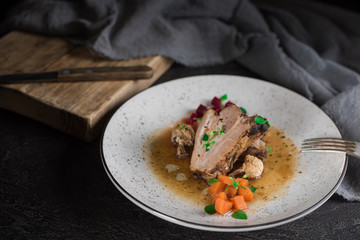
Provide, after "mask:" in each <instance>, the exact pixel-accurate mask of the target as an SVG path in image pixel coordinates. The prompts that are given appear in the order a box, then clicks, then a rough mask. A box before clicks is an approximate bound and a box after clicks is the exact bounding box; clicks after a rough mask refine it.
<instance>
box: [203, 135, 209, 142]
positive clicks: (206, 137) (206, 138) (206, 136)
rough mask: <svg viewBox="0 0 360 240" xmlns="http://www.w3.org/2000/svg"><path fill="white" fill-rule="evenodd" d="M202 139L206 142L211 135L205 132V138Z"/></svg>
mask: <svg viewBox="0 0 360 240" xmlns="http://www.w3.org/2000/svg"><path fill="white" fill-rule="evenodd" d="M202 140H203V141H204V142H207V141H208V140H209V136H208V135H207V134H206V133H205V134H204V136H203V138H202Z"/></svg>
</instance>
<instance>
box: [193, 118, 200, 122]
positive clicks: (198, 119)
mask: <svg viewBox="0 0 360 240" xmlns="http://www.w3.org/2000/svg"><path fill="white" fill-rule="evenodd" d="M193 120H199V121H201V118H193Z"/></svg>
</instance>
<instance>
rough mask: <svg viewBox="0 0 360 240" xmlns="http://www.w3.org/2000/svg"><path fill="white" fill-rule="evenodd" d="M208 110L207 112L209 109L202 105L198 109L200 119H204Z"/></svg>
mask: <svg viewBox="0 0 360 240" xmlns="http://www.w3.org/2000/svg"><path fill="white" fill-rule="evenodd" d="M206 110H207V107H206V106H204V105H202V104H200V105H199V107H198V108H197V109H196V113H197V115H198V117H202V116H203V115H204V112H205V111H206Z"/></svg>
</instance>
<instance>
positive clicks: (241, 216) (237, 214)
mask: <svg viewBox="0 0 360 240" xmlns="http://www.w3.org/2000/svg"><path fill="white" fill-rule="evenodd" d="M231 216H232V217H233V218H236V219H247V215H246V213H245V212H244V211H243V210H237V211H236V212H234V213H233V214H232V215H231Z"/></svg>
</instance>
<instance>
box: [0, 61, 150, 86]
mask: <svg viewBox="0 0 360 240" xmlns="http://www.w3.org/2000/svg"><path fill="white" fill-rule="evenodd" d="M153 74H154V71H153V69H152V68H151V67H149V66H146V65H138V66H126V67H125V66H123V67H88V68H66V69H60V70H59V71H54V72H38V73H21V74H8V75H0V84H2V83H33V82H78V81H125V80H146V79H149V78H151V77H152V76H153Z"/></svg>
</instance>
